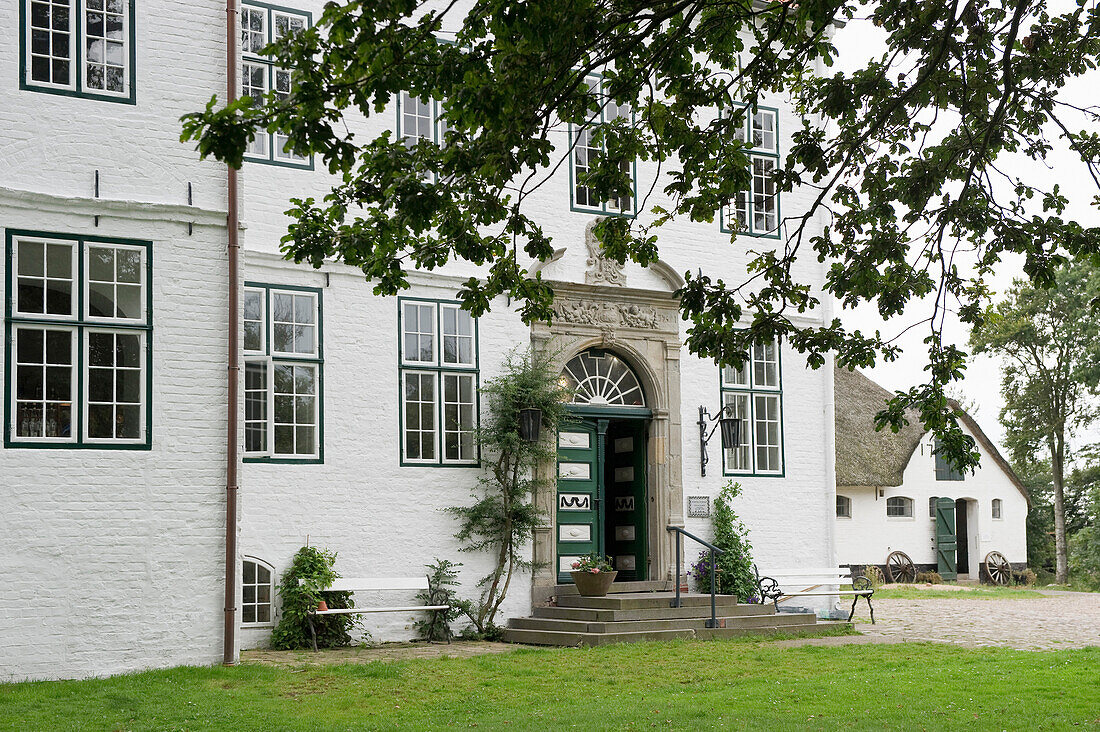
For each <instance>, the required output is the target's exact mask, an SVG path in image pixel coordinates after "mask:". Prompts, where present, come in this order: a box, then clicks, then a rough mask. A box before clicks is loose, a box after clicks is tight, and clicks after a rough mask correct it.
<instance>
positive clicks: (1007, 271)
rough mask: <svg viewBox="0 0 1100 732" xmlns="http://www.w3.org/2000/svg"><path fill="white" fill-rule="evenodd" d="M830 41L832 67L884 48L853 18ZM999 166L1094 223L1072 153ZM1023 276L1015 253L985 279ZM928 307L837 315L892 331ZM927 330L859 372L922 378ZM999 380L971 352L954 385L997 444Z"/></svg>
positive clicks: (900, 380) (894, 381)
mask: <svg viewBox="0 0 1100 732" xmlns="http://www.w3.org/2000/svg"><path fill="white" fill-rule="evenodd" d="M1052 5H1053V3H1052ZM836 45H837V48H838V49H839V50H840V54H841V55H840V58H839V60H838V61H839V62H838V64H837V65H836V66H834V67H833V68H834V69H840V70H844V71H851V70H854V69H858V68H861V67H863V65H864V64H865V63H866V62H867V60H868V59H869V58H873V57H876V56H878V55H879V54H881V52H882V50H883V49H884V42H883V34H882V32H881V31H880V30H879V29H877V28H875V27H874V26H873V25H872V24H871V22H870V21H867V20H855V21H853V22H851V23H849V24H848V25H847V26H846V27H844V28H842V29H841V30H840V31H838V33H837V37H836ZM1098 84H1100V73H1096V72H1094V73H1092V74H1091V77H1090V78H1087V79H1081V80H1077V81H1076V82H1075V83H1074V84H1073V85H1071V86H1069V87H1067V89H1066V94H1067V95H1069V96H1071V97H1074V98H1076V99H1077V100H1078V101H1081V100H1095V99H1096V94H1095V90H1096V88H1097V85H1098ZM1090 85H1091V86H1090ZM1086 103H1088V102H1086ZM1064 145H1065V142H1064V141H1061V143H1060V146H1062V147H1064ZM1055 147H1059V143H1058V142H1055ZM1005 168H1006V169H1007V172H1009V173H1011V174H1018V175H1020V176H1021V177H1024V179H1025V180H1027V181H1029V182H1032V183H1033V184H1038V185H1041V186H1043V187H1050V186H1051V185H1053V184H1054V183H1058V184H1060V185H1061V186H1062V188H1063V189H1065V190H1068V191H1073V192H1074V194H1075V195H1074V196H1071V198H1073V199H1074V202H1073V206H1072V208H1071V209H1070V213H1069V218H1076V219H1077V220H1078V221H1080V222H1081V223H1082V224H1084V225H1086V226H1095V225H1097V220H1098V217H1097V211H1096V209H1095V208H1093V207H1092V206H1091V205H1090V202H1091V200H1092V196H1093V195H1095V194H1096V193H1097V191H1096V187H1095V184H1094V183H1093V181H1092V179H1091V178H1090V177H1089V176H1088V174H1087V172H1086V171H1085V169H1084V166H1083V165H1082V164H1081V162H1080V160H1076V161H1075V160H1074V157H1073V156H1072V154H1069V155H1059V156H1056V157H1052V158H1051V159H1050V160H1049V161H1048V164H1047V165H1046V166H1037V165H1036V164H1035V163H1032V162H1031V161H1027V160H1012V161H1008V162H1007V164H1006V165H1005ZM1023 276H1024V273H1023V269H1022V259H1020V258H1016V259H1014V260H1009V261H1006V262H1004V263H1003V264H1002V266H1001V267H1000V268H999V269H998V271H997V274H996V277H995V279H994V280H993V281H992V282H991V283H990V284H991V286H992V288H993V289H994V290H995V291H996V292H997V293H1004V291H1005V290H1006V289H1007V288H1008V287H1009V286H1010V285H1011V283H1012V280H1013V279H1014V278H1017V277H1023ZM930 313H931V307H930V303H920V302H913V303H911V304H910V306H909V308H908V309H907V311H906V317H905V318H903V319H895V320H892V321H891V322H890V323H884V322H883V321H882V319H881V318H879V316H878V313H877V312H876V311H875V310H874V308H871V307H864V308H860V309H858V310H855V311H852V310H845V311H841V313H840V317H841V318H842V319H843V321H844V323H845V324H846V325H847V326H848V327H850V328H859V329H861V330H863V331H865V332H868V331H869V332H874V331H875V330H881V331H882V333H883V335H886V336H888V337H892V336H895V335H897V334H898V333H900V332H901V331H903V330H904V329H905V327H906V326H908V325H911V324H912V323H914V322H916V321H919V320H920V319H922V318H926V317H928V315H929V314H930ZM928 333H929V331H928V327H927V326H923V325H922V326H920V327H918V328H915V329H913V330H912V331H910V332H909V333H907V334H905V335H903V336H901V338H900V339H899V341H898V342H899V343H900V344H901V345H902V347H903V348H904V353H903V355H902V356H901V357H900V358H899V359H898V360H897V361H894V362H893V363H888V364H880V365H879V366H877V367H876V368H874V369H871V370H867V371H865V372H864V373H866V374H867V375H868V376H870V377H871V378H872V379H874V380H875V381H877V382H878V383H879V384H881V385H882V386H884V387H886V388H887V389H890V390H894V389H906V388H908V387H910V386H912V385H914V384H918V383H922V382H923V381H924V380H925V375H924V371H923V369H924V366H925V363H926V362H927V351H926V347H925V345H924V343H922V341H923V339H924V338H925V337H926V336H927V335H928ZM945 336H946V337H947V338H949V339H951V340H953V341H954V342H955V343H956V344H957V345H958V346H959V347H960V348H962V349H963V350H964V351H968V350H969V349H968V348H967V347H966V344H967V341H968V338H969V331H968V329H967V328H965V327H964V326H963V325H962V324H960V323H959V322H958V320H957V319H950V318H949V320H948V323H947V325H946V327H945ZM1000 385H1001V370H1000V366H999V363H998V362H997V361H995V360H992V359H989V358H986V357H971V359H970V363H969V367H968V369H967V375H966V378H965V380H964V381H963V382H962V383H961V385H960V386H959V387H958V389H957V391H958V392H960V393H961V395H962V396H963V397H965V398H966V399H967V400H968V401H971V402H973V403H975V404H976V405H977V409H976V410H975V411H976V413H975V414H974V417H975V418H976V419H977V420H978V422H979V423H980V424H981V426H982V429H983V430H985V432H986V433H987V434H988V435H989V436H990V438H991V439H993V440H994V441H995V442H996V443H997V444H998V446H1000V445H1002V444H1003V437H1004V429H1003V428H1002V427H1001V424H1000V421H999V419H998V416H999V414H1000V411H1001V407H1002V406H1003V404H1004V401H1003V400H1002V399H1001V395H1000Z"/></svg>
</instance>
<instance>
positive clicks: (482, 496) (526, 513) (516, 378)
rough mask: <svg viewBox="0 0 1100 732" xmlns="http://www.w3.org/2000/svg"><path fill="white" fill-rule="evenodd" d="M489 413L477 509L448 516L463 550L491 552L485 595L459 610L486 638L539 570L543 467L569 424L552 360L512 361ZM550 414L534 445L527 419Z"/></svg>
mask: <svg viewBox="0 0 1100 732" xmlns="http://www.w3.org/2000/svg"><path fill="white" fill-rule="evenodd" d="M481 396H482V398H483V399H484V400H485V401H486V403H487V406H488V414H487V416H486V418H485V419H484V421H483V422H482V424H481V427H480V428H479V429H478V434H477V440H478V444H479V446H480V447H481V454H482V458H483V461H484V463H485V471H486V474H485V475H484V476H482V477H481V478H480V480H479V482H478V483H479V488H478V491H477V492H475V493H474V495H473V498H474V503H472V504H471V505H468V506H454V507H450V508H447V509H446V511H447V512H449V513H450V514H452V515H453V516H455V517H456V518H457V519H458V523H459V526H458V530H457V531H456V532H455V537H456V538H457V539H458V540H459V541H460V542H462V551H466V552H488V553H489V554H491V555H492V557H493V568H492V571H490V572H489V574H487V575H486V576H484V577H482V578H481V580H480V581H479V582H478V587H479V588H480V591H479V595H478V596H477V597H476V598H473V599H467V600H460V601H459V603H458V607H459V608H460V609H461V611H462V613H463V614H464V615H465V616H466V617H467V618H468V619H469V621H470V623H471V624H472V626H473V631H474V632H475V633H476V634H478V635H480V636H488V635H490V634H494V633H496V634H499V629H498V628H496V626H495V625H494V620H495V618H496V615H497V612H498V611H499V610H500V606H501V604H502V603H503V602H504V598H505V596H506V595H507V593H508V587H509V585H510V583H511V581H512V578H513V576H514V575H515V573H516V572H518V571H522V570H526V569H533V564H532V563H531V562H530V561H528V560H527V559H525V558H524V553H523V548H524V545H525V544H526V543H527V542H528V541H529V540H530V539H531V537H532V536H534V531H535V528H536V527H538V526H540V525H541V524H542V520H543V516H542V514H541V512H540V511H539V509H538V507H537V506H535V505H534V503H533V501H532V498H533V496H534V493H535V491H536V490H537V489H538V488H539V487H549V486H552V485H553V481H552V478H546V477H542V476H539V475H538V474H537V472H536V468H537V466H538V465H540V464H544V463H545V462H547V461H551V460H553V459H554V456H555V454H556V453H555V446H554V440H553V438H554V436H555V435H556V434H557V431H558V427H559V426H561V425H562V424H563V423H564V422H565V420H566V418H567V415H566V411H565V402H566V401H567V397H568V394H567V393H566V392H565V391H564V388H563V387H562V385H561V384H560V383H559V382H558V374H557V372H556V370H555V369H554V368H553V365H552V363H551V357H550V355H549V354H546V353H538V352H524V353H517V352H514V351H513V352H512V353H510V354H508V356H507V357H506V358H505V362H504V366H503V368H502V372H501V374H500V376H497V377H495V378H493V379H490V380H489V381H488V382H486V383H485V384H484V385H482V387H481ZM525 408H535V409H539V410H541V411H542V431H541V438H540V439H539V440H538V441H536V442H527V441H526V440H524V439H523V438H522V437H520V434H519V412H520V410H521V409H525Z"/></svg>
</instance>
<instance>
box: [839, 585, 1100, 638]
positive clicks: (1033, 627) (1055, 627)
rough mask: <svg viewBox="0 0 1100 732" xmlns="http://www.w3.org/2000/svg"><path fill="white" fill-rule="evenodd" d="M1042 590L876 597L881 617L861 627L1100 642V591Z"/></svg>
mask: <svg viewBox="0 0 1100 732" xmlns="http://www.w3.org/2000/svg"><path fill="white" fill-rule="evenodd" d="M1042 594H1043V595H1044V597H1042V598H1041V599H1029V600H1009V599H1006V600H999V599H998V600H989V599H985V600H968V599H965V598H962V597H960V598H959V599H954V598H951V599H942V600H941V599H936V600H887V599H882V600H875V601H874V603H875V619H876V620H877V621H878V622H877V623H876V624H875V625H871V624H870V622H860V623H857V624H856V629H857V630H858V631H859V632H861V633H863V634H864V635H865V637H867V638H868V639H869V641H870V642H874V641H875V640H877V641H881V642H899V641H901V642H911V641H933V642H939V643H954V644H957V645H961V646H967V647H971V648H981V647H985V646H1000V647H1005V648H1019V649H1022V650H1054V649H1058V648H1082V647H1084V646H1100V593H1092V592H1058V591H1048V590H1044V591H1042ZM861 610H862V607H861ZM862 614H863V613H862V612H860V613H857V618H858V617H859V616H860V615H862ZM871 639H873V640H871ZM838 640H839V639H838ZM865 642H867V641H865Z"/></svg>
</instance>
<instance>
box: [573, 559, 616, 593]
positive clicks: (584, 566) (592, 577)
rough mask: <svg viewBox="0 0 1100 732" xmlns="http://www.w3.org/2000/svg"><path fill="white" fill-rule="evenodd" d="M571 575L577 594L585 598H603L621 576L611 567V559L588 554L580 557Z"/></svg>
mask: <svg viewBox="0 0 1100 732" xmlns="http://www.w3.org/2000/svg"><path fill="white" fill-rule="evenodd" d="M570 566H571V567H572V569H573V571H571V572H570V573H569V574H570V575H572V577H573V584H575V585H576V586H577V593H578V594H580V595H584V596H585V597H603V596H604V595H606V594H607V591H608V590H610V589H611V583H612V582H614V581H615V577H616V576H617V575H618V574H619V573H618V572H616V571H615V569H614V567H612V566H611V557H605V556H601V555H599V554H587V555H585V556H583V557H578V558H577V559H576V561H574V562H573V564H571V565H570Z"/></svg>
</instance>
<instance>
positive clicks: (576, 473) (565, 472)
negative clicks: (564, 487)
mask: <svg viewBox="0 0 1100 732" xmlns="http://www.w3.org/2000/svg"><path fill="white" fill-rule="evenodd" d="M558 477H559V478H561V479H562V480H591V479H592V466H591V465H589V464H588V463H558Z"/></svg>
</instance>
